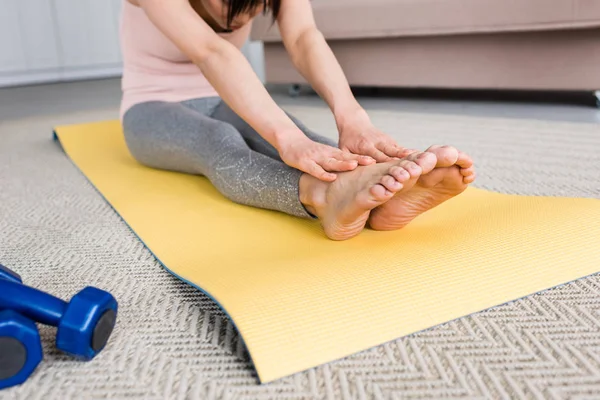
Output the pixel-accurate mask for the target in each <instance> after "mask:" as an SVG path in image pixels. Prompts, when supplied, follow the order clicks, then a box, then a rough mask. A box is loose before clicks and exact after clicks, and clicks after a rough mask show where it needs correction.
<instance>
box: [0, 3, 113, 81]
mask: <svg viewBox="0 0 600 400" xmlns="http://www.w3.org/2000/svg"><path fill="white" fill-rule="evenodd" d="M120 6H121V0H0V10H1V12H0V86H13V85H19V84H23V83H36V82H52V81H61V80H71V79H81V78H86V77H106V76H116V75H119V74H120V71H121V55H120V51H119V47H118V35H117V33H118V15H119V11H120Z"/></svg>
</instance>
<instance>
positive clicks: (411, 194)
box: [368, 146, 475, 231]
mask: <svg viewBox="0 0 600 400" xmlns="http://www.w3.org/2000/svg"><path fill="white" fill-rule="evenodd" d="M427 152H431V153H433V154H435V155H436V159H437V164H436V166H435V169H434V170H433V171H431V172H424V173H423V174H422V175H421V176H420V177H419V179H418V181H417V183H416V185H414V187H413V188H412V189H410V190H404V191H402V192H400V193H397V194H396V195H395V196H394V197H393V198H392V199H391V200H390V201H388V202H386V203H385V204H383V205H381V206H379V207H377V208H376V209H374V210H373V211H371V214H370V218H369V220H368V222H369V226H370V227H371V228H372V229H375V230H381V231H389V230H395V229H400V228H403V227H405V226H406V225H408V224H409V223H410V222H411V221H412V220H413V219H415V218H416V217H417V216H419V215H421V214H422V213H424V212H426V211H428V210H431V209H432V208H434V207H437V206H438V205H440V204H442V203H443V202H445V201H447V200H449V199H451V198H452V197H454V196H457V195H458V194H460V193H462V192H463V191H464V190H465V189H466V188H467V186H468V185H469V184H470V183H472V182H473V181H474V180H475V169H474V166H473V160H472V159H471V158H470V157H469V156H468V155H466V154H465V153H462V152H460V151H458V150H457V149H455V148H454V147H450V146H431V147H430V148H429V149H427ZM409 157H410V156H409Z"/></svg>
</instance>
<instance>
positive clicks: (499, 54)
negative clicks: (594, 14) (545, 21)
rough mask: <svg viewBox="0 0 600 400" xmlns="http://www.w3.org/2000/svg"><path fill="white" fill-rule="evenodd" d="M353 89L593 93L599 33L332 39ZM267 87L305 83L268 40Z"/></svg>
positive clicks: (599, 83)
mask: <svg viewBox="0 0 600 400" xmlns="http://www.w3.org/2000/svg"><path fill="white" fill-rule="evenodd" d="M329 45H330V47H331V48H332V50H333V52H334V53H335V55H336V57H337V59H338V61H339V62H340V64H341V66H342V68H343V70H344V72H345V74H346V76H347V78H348V81H349V82H350V84H351V85H353V86H372V87H407V88H419V87H423V88H460V89H507V90H570V91H578V90H584V91H594V90H597V89H599V88H600V29H586V30H564V31H548V32H520V33H503V34H481V35H454V36H424V37H401V38H381V39H361V40H332V41H329ZM264 50H265V69H266V81H267V83H278V84H281V83H306V80H305V79H304V78H302V76H301V75H300V74H299V73H298V72H296V71H295V70H294V68H293V66H292V64H291V62H290V60H289V57H288V55H287V53H286V51H285V48H284V47H283V45H282V43H281V42H267V43H265V45H264Z"/></svg>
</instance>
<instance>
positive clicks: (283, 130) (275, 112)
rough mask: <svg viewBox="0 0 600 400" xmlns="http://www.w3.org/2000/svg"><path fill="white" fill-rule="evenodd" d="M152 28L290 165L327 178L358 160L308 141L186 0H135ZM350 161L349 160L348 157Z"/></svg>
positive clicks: (235, 50)
mask: <svg viewBox="0 0 600 400" xmlns="http://www.w3.org/2000/svg"><path fill="white" fill-rule="evenodd" d="M138 3H139V5H140V6H141V7H142V9H143V10H144V11H145V12H146V14H147V15H148V18H149V19H150V20H151V21H152V22H153V23H154V24H155V25H156V26H157V28H158V29H159V30H160V31H161V32H162V33H163V34H164V35H165V36H167V37H168V38H169V39H170V40H171V41H172V42H173V43H174V44H175V45H176V46H177V47H178V48H179V49H181V51H182V52H183V53H184V54H186V55H187V56H188V57H189V58H190V60H191V61H192V62H194V63H195V64H196V65H198V67H199V68H200V70H201V72H202V73H203V74H204V76H205V77H206V79H207V80H208V81H209V82H210V83H211V85H212V86H213V87H214V88H215V90H216V91H217V93H218V94H219V96H220V97H221V98H222V99H223V101H225V102H226V103H227V104H228V105H229V106H230V107H231V109H232V110H233V111H235V112H236V113H237V114H238V115H239V116H240V117H241V118H243V119H244V120H245V121H246V122H248V124H249V125H250V126H252V127H253V128H254V129H255V130H256V131H257V132H258V133H259V134H260V135H261V136H262V137H263V138H265V140H266V141H267V142H269V143H270V144H271V145H273V146H274V147H275V148H276V149H277V150H278V151H279V152H280V154H281V157H282V159H283V160H284V161H285V162H286V163H287V164H288V165H290V166H293V167H295V168H297V169H300V170H302V171H304V172H307V173H310V174H312V175H313V176H315V177H317V178H320V179H323V180H328V181H332V180H335V175H334V174H328V173H326V171H347V170H350V169H353V168H355V167H356V164H357V162H356V161H357V160H358V158H357V157H355V156H354V155H351V154H349V153H345V152H342V151H340V150H339V149H336V148H333V147H329V146H325V145H320V144H316V143H313V142H312V141H311V140H310V139H308V138H307V137H306V136H305V135H304V134H303V133H302V131H300V129H298V127H297V126H296V125H295V124H294V123H293V121H292V120H291V119H290V118H289V117H288V116H287V115H286V114H285V112H284V111H283V110H282V109H281V108H280V107H279V106H278V105H277V104H276V103H275V102H274V101H273V99H272V98H271V97H270V96H269V93H268V92H267V90H266V89H265V87H264V85H263V84H262V82H261V81H260V80H259V79H258V77H257V75H256V74H255V73H254V71H253V70H252V67H251V66H250V64H249V63H248V61H247V60H246V58H245V57H244V55H243V54H242V52H241V51H240V50H239V49H238V48H236V47H235V46H234V45H232V44H231V43H229V42H228V41H226V40H225V39H223V38H221V37H220V36H219V35H217V34H216V33H215V32H214V31H213V30H212V29H211V28H210V27H209V26H208V24H207V23H206V22H205V21H204V20H203V19H202V18H200V16H199V15H198V14H197V13H196V11H194V9H193V8H192V7H191V5H190V4H189V2H188V0H138ZM350 160H354V161H350Z"/></svg>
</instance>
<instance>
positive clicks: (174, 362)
mask: <svg viewBox="0 0 600 400" xmlns="http://www.w3.org/2000/svg"><path fill="white" fill-rule="evenodd" d="M288 110H289V111H290V112H292V113H293V114H295V115H296V116H297V117H299V118H300V119H302V120H303V121H305V122H306V124H307V125H308V126H310V127H312V128H314V129H316V130H319V131H321V132H323V133H325V134H328V135H331V136H333V135H334V134H335V125H334V123H333V120H332V119H331V117H330V115H329V114H328V113H327V112H326V111H325V110H324V109H323V108H312V107H294V106H290V107H288ZM106 115H107V113H105V112H96V113H86V114H78V115H69V116H65V117H61V119H60V120H57V119H56V118H50V117H43V118H40V119H37V120H35V119H28V120H21V121H12V122H4V123H0V215H1V216H2V217H1V218H0V263H3V264H5V265H8V266H11V267H13V268H14V269H16V270H18V272H19V273H20V274H21V275H22V276H23V278H24V280H25V281H26V282H27V283H29V284H31V285H33V286H36V287H39V288H42V289H43V290H46V291H48V292H50V293H53V294H56V295H58V296H60V297H63V298H68V297H70V296H71V295H72V294H74V293H75V292H76V291H77V290H79V289H80V288H81V287H83V286H84V285H87V284H91V285H98V286H102V287H105V288H108V289H109V290H110V291H111V292H112V293H113V294H114V295H115V296H116V297H117V298H118V299H119V301H120V306H121V308H120V316H119V321H118V327H117V328H116V330H115V333H114V336H113V337H112V339H111V342H110V344H109V346H108V347H107V348H106V349H105V351H104V352H103V353H102V354H101V355H100V356H99V357H98V358H96V359H95V360H94V361H92V362H89V363H82V362H78V361H74V360H72V359H71V358H69V357H67V356H64V355H62V354H60V353H58V352H57V351H55V350H54V348H53V336H54V334H55V330H54V328H48V327H42V328H41V334H42V336H43V340H44V347H45V356H46V358H45V360H44V362H43V363H42V364H41V365H40V367H39V368H38V370H37V371H36V373H35V374H34V375H33V376H32V377H31V378H30V380H29V381H28V382H26V383H25V384H24V385H22V386H21V387H18V388H13V389H10V390H7V391H3V392H2V393H1V394H0V397H2V398H8V399H13V398H15V399H17V398H18V399H21V398H23V399H25V398H27V399H37V398H39V399H42V398H43V399H54V398H56V399H69V398H73V399H80V398H85V399H87V398H144V399H153V398H156V399H164V398H173V399H196V398H197V399H217V398H219V399H221V398H227V399H238V398H240V399H241V398H243V399H281V398H285V399H313V398H314V399H320V398H324V399H325V398H327V399H338V398H339V399H371V398H374V399H388V398H389V399H394V398H398V399H399V398H403V399H404V398H427V399H438V398H540V399H541V398H544V399H547V398H549V399H566V398H573V399H574V398H578V399H583V398H587V399H592V398H599V397H600V279H598V276H597V275H596V276H593V277H589V278H586V279H583V280H580V281H577V282H573V283H571V284H568V285H565V286H562V287H559V288H555V289H552V290H549V291H546V292H544V293H541V294H538V295H535V296H531V297H529V298H526V299H523V300H519V301H516V302H513V303H510V304H506V305H503V306H500V307H497V308H494V309H491V310H487V311H485V312H482V313H479V314H476V315H472V316H469V317H466V318H463V319H460V320H457V321H453V322H451V323H448V324H444V325H441V326H438V327H435V328H433V329H430V330H427V331H424V332H421V333H418V334H415V335H411V336H408V337H404V338H399V339H398V340H396V341H394V342H391V343H388V344H386V345H383V346H380V347H377V348H374V349H371V350H369V351H366V352H363V353H360V354H357V355H354V356H352V357H348V358H346V359H343V360H340V361H337V362H334V363H331V364H328V365H325V366H322V367H319V368H316V369H313V370H310V371H307V372H304V373H300V374H297V375H295V376H292V377H289V378H285V379H282V380H279V381H276V382H274V383H271V384H268V385H264V386H259V385H258V384H257V381H256V377H255V375H254V371H253V369H252V366H251V365H250V364H249V360H248V358H247V355H246V352H245V349H244V347H243V344H242V343H241V342H240V341H239V340H238V336H237V334H236V333H235V331H234V329H233V327H232V326H231V325H230V324H229V323H228V322H227V320H226V319H225V316H224V314H223V313H222V312H221V311H220V310H219V309H218V307H217V306H216V305H215V304H214V303H212V302H211V300H210V299H208V298H207V297H205V296H204V295H202V294H201V293H199V292H198V291H197V290H195V289H193V288H191V287H189V286H188V285H186V284H184V283H182V282H180V281H179V280H177V279H175V278H173V277H172V276H171V275H170V274H169V273H167V272H166V271H164V270H163V269H162V267H161V266H160V265H159V264H158V263H157V262H156V261H155V260H154V259H153V258H152V256H151V254H150V253H149V252H148V251H147V250H146V249H145V248H144V246H143V245H142V244H141V243H140V242H139V241H138V240H137V239H136V238H135V236H134V235H133V234H132V233H131V232H130V231H129V229H128V228H127V226H126V225H125V224H124V223H123V222H122V221H121V220H120V218H119V217H118V216H117V215H116V214H115V213H114V212H113V211H112V209H111V208H110V207H109V206H108V205H107V204H106V203H105V202H104V200H102V198H100V196H99V195H98V194H97V192H96V191H95V190H94V189H93V188H92V187H91V185H90V184H89V183H88V182H87V180H86V179H85V178H84V177H83V176H82V175H81V174H80V173H79V172H78V171H77V170H76V168H75V167H74V166H73V165H72V164H71V163H70V162H69V161H68V159H67V158H66V157H65V156H64V154H62V152H61V150H60V149H59V148H58V146H57V145H56V144H55V143H53V142H52V140H51V129H52V125H53V124H59V123H74V122H87V121H92V120H98V119H104V118H105V116H106ZM371 115H372V118H373V120H374V122H375V123H376V125H378V126H379V127H380V128H382V129H383V130H385V131H387V132H389V133H391V134H393V135H394V136H396V137H397V138H398V140H399V141H401V143H403V144H405V145H407V146H410V147H417V148H424V147H426V146H428V145H429V144H432V143H447V144H453V145H455V146H457V147H459V148H461V149H462V150H464V151H466V152H468V153H469V154H471V155H472V156H473V158H474V159H475V161H476V165H477V167H478V171H479V178H478V180H477V182H476V185H475V186H477V187H480V188H485V189H489V190H496V191H500V192H505V193H517V194H528V195H559V196H560V195H564V196H580V197H594V198H600V125H592V124H574V123H561V122H544V121H531V120H508V119H490V118H466V117H453V116H435V115H431V114H403V113H396V112H389V111H385V112H384V111H375V112H372V113H371ZM50 121H51V123H50ZM599 243H600V238H599ZM599 269H600V266H599Z"/></svg>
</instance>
